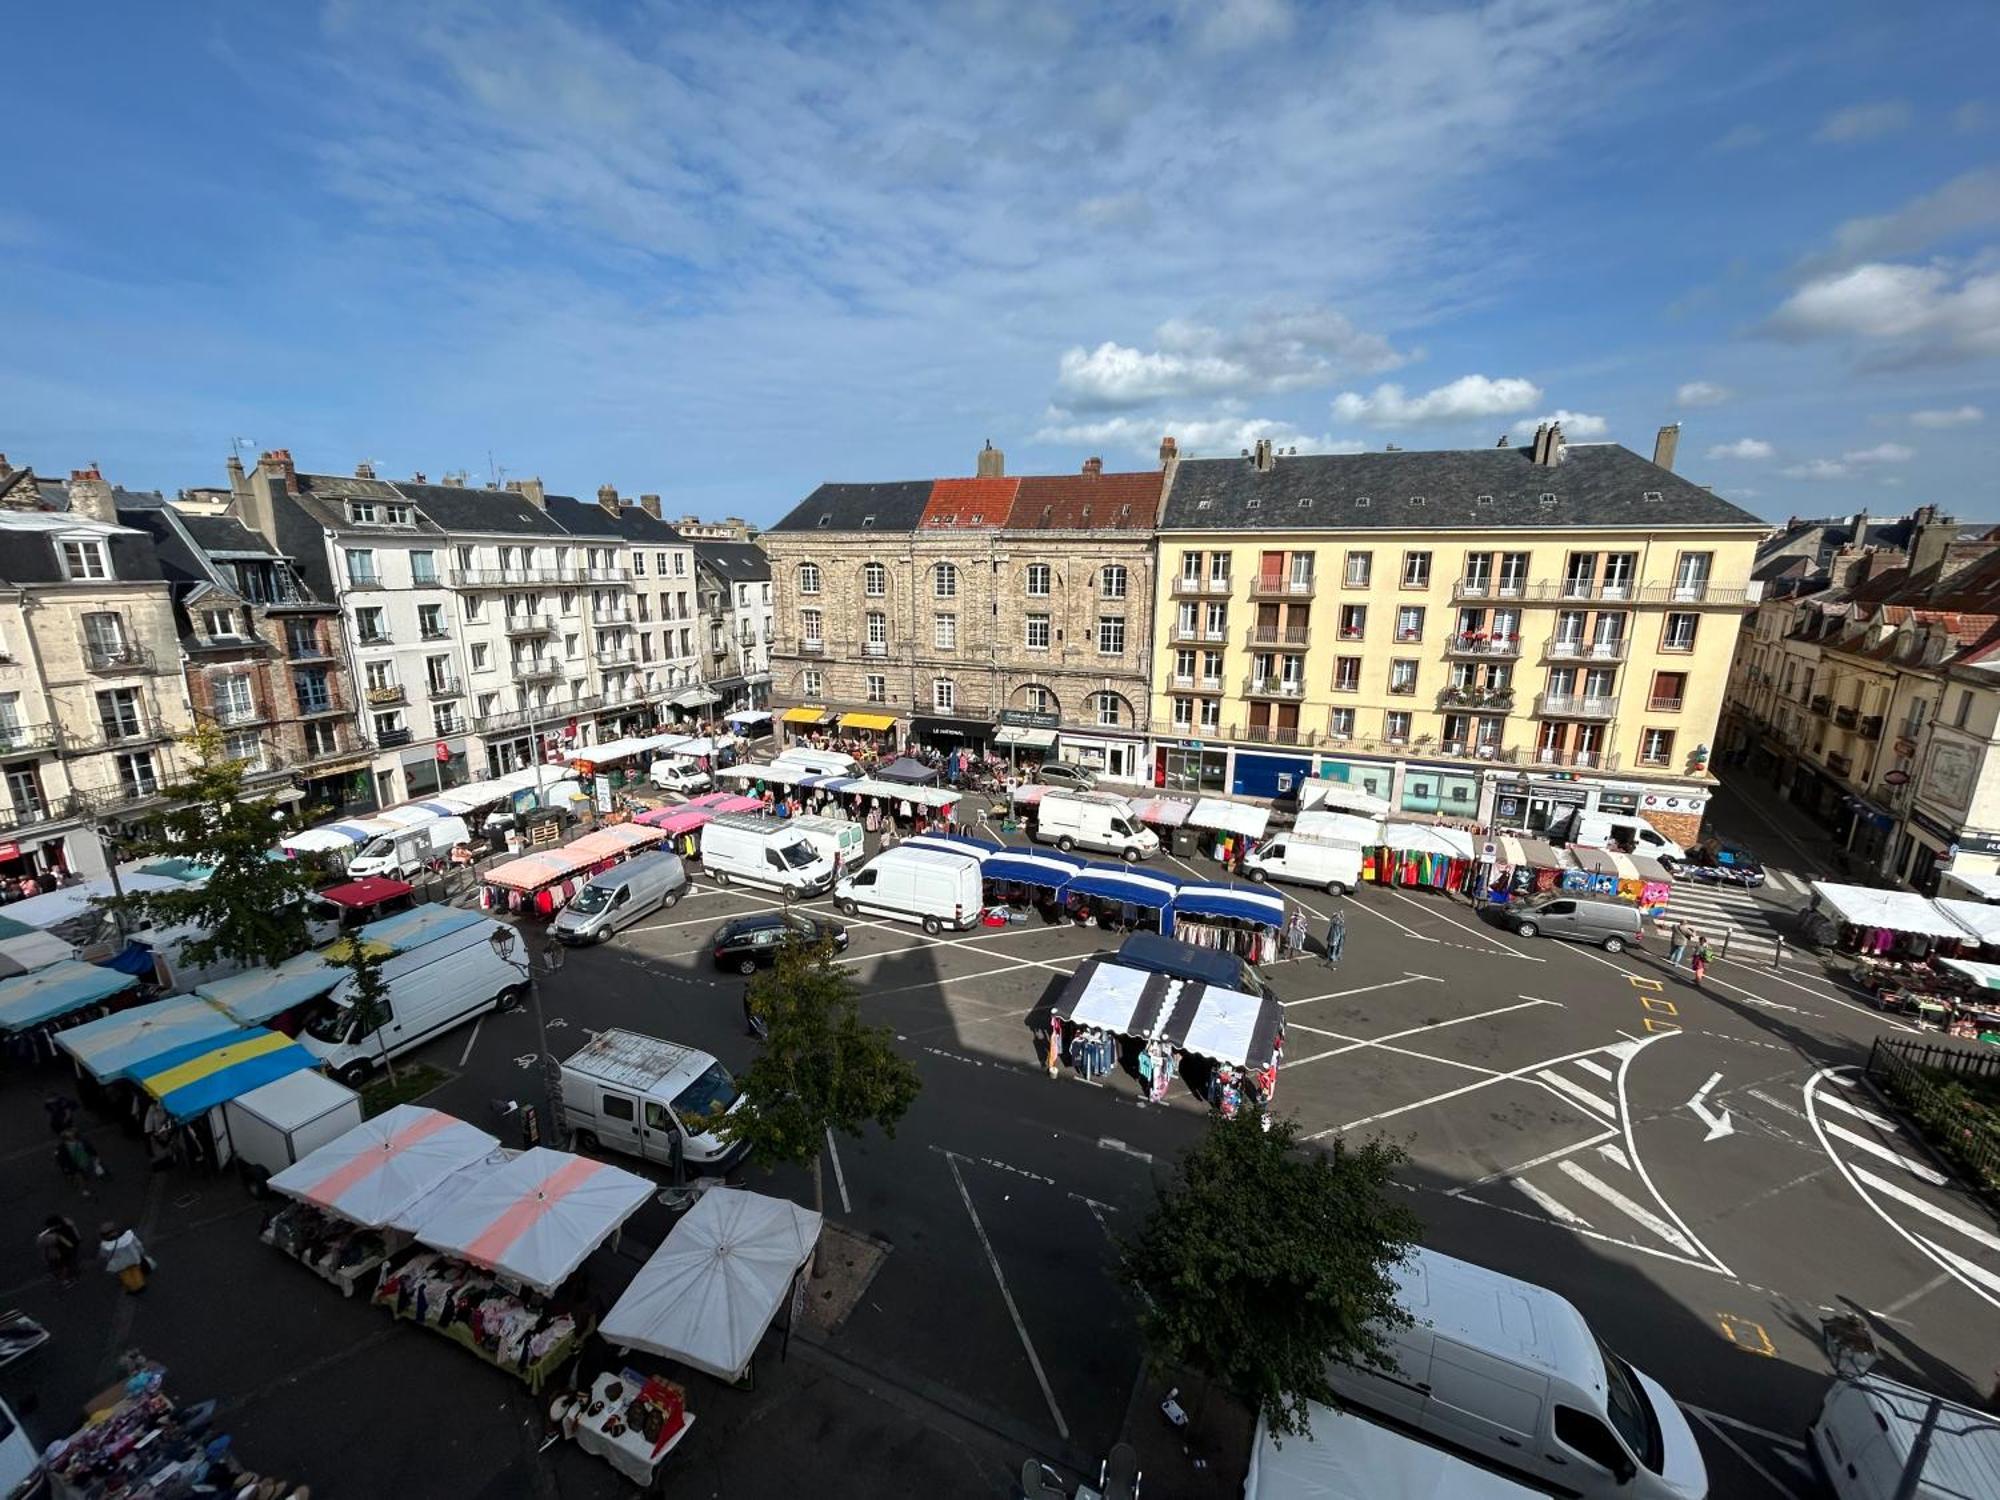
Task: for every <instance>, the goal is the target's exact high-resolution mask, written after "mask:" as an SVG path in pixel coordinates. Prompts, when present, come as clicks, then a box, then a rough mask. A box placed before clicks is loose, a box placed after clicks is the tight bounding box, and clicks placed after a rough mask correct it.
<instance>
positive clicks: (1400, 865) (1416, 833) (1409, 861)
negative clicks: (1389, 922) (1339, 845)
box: [1361, 823, 1478, 891]
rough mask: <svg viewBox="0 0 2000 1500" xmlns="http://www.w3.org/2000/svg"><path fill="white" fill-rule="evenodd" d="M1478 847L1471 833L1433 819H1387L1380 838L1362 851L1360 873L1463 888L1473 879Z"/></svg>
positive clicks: (1387, 881) (1398, 882)
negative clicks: (1377, 842)
mask: <svg viewBox="0 0 2000 1500" xmlns="http://www.w3.org/2000/svg"><path fill="white" fill-rule="evenodd" d="M1477 853H1478V850H1477V848H1476V846H1475V843H1474V841H1473V837H1472V835H1471V834H1469V833H1467V832H1465V831H1464V830H1463V829H1459V828H1446V827H1444V826H1442V825H1441V824H1435V823H1388V824H1385V825H1383V828H1382V842H1381V843H1380V844H1378V845H1376V846H1375V847H1374V848H1373V849H1364V850H1363V851H1362V865H1361V869H1362V875H1363V877H1364V878H1366V879H1371V880H1374V881H1376V882H1377V883H1378V884H1381V885H1394V886H1421V887H1424V888H1426V889H1429V890H1438V891H1462V890H1465V889H1467V888H1468V887H1469V886H1470V885H1471V884H1472V882H1473V878H1474V874H1475V871H1476V869H1477V860H1476V855H1477Z"/></svg>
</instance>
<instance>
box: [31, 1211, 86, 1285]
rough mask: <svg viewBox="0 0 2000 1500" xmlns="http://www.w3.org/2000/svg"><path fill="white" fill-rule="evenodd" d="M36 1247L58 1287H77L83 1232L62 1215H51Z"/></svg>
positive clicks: (36, 1237) (36, 1238)
mask: <svg viewBox="0 0 2000 1500" xmlns="http://www.w3.org/2000/svg"><path fill="white" fill-rule="evenodd" d="M35 1245H36V1248H38V1249H39V1250H40V1251H41V1252H42V1264H43V1265H45V1266H47V1267H48V1268H49V1275H51V1276H53V1277H54V1278H55V1282H56V1285H57V1286H59V1287H65V1288H67V1287H73V1286H75V1285H76V1282H77V1275H78V1272H77V1268H76V1258H77V1256H78V1255H79V1254H80V1253H81V1252H82V1250H83V1231H82V1230H81V1229H78V1228H77V1227H76V1225H75V1224H73V1223H72V1222H70V1220H68V1219H66V1218H64V1217H63V1216H62V1215H61V1214H50V1215H49V1216H48V1218H47V1219H46V1220H44V1221H43V1223H42V1232H41V1233H40V1234H38V1235H36V1236H35Z"/></svg>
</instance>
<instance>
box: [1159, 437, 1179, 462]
mask: <svg viewBox="0 0 2000 1500" xmlns="http://www.w3.org/2000/svg"><path fill="white" fill-rule="evenodd" d="M1179 457H1180V445H1179V444H1177V443H1176V442H1175V441H1174V439H1173V434H1172V433H1169V434H1167V436H1165V437H1163V438H1161V439H1160V467H1161V468H1163V469H1165V468H1171V467H1172V465H1173V462H1174V460H1175V459H1177V458H1179Z"/></svg>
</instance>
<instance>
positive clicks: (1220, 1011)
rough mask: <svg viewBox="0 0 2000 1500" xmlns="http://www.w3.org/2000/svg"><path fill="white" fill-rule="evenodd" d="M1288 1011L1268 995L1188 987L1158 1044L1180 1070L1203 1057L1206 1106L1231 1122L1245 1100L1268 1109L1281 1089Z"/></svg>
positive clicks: (1160, 1032) (1215, 987) (1182, 989)
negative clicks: (1186, 1061) (1185, 1063)
mask: <svg viewBox="0 0 2000 1500" xmlns="http://www.w3.org/2000/svg"><path fill="white" fill-rule="evenodd" d="M1284 1017H1285V1013H1284V1010H1283V1008H1282V1007H1281V1006H1280V1005H1279V1003H1278V1001H1277V1000H1276V999H1275V998H1273V997H1270V996H1264V995H1251V994H1246V993H1245V992H1244V991H1242V990H1228V989H1223V988H1221V987H1220V986H1218V985H1212V984H1184V985H1181V986H1180V988H1179V991H1178V993H1177V994H1176V995H1175V996H1174V1004H1173V1008H1172V1009H1171V1010H1170V1011H1168V1012H1167V1014H1166V1015H1165V1016H1163V1017H1162V1018H1161V1020H1160V1025H1159V1030H1158V1034H1157V1043H1158V1045H1159V1046H1161V1047H1165V1048H1168V1049H1170V1051H1169V1052H1168V1054H1167V1055H1168V1056H1169V1057H1171V1058H1173V1059H1174V1062H1175V1065H1176V1067H1178V1066H1180V1059H1181V1058H1182V1057H1183V1056H1192V1057H1196V1058H1201V1059H1204V1060H1205V1061H1206V1062H1207V1064H1208V1068H1207V1077H1206V1079H1205V1080H1204V1089H1205V1092H1206V1093H1207V1096H1208V1102H1209V1104H1210V1105H1212V1106H1213V1107H1214V1108H1215V1109H1217V1110H1219V1111H1220V1112H1221V1113H1222V1115H1223V1116H1224V1117H1225V1118H1227V1117H1229V1116H1232V1115H1234V1114H1235V1113H1236V1112H1237V1110H1239V1109H1240V1108H1242V1106H1243V1104H1244V1103H1245V1102H1248V1103H1252V1104H1256V1105H1259V1106H1268V1105H1269V1104H1270V1102H1271V1100H1272V1098H1273V1096H1274V1095H1275V1094H1276V1093H1277V1088H1278V1054H1279V1052H1280V1050H1281V1049H1282V1048H1283V1046H1284V1040H1283V1038H1284V1024H1285V1019H1284Z"/></svg>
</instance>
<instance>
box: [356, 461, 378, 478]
mask: <svg viewBox="0 0 2000 1500" xmlns="http://www.w3.org/2000/svg"><path fill="white" fill-rule="evenodd" d="M354 477H355V478H356V479H373V478H374V477H375V465H373V464H371V463H370V462H368V460H367V459H365V458H364V459H362V460H361V462H360V463H358V464H356V465H355V466H354Z"/></svg>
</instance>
